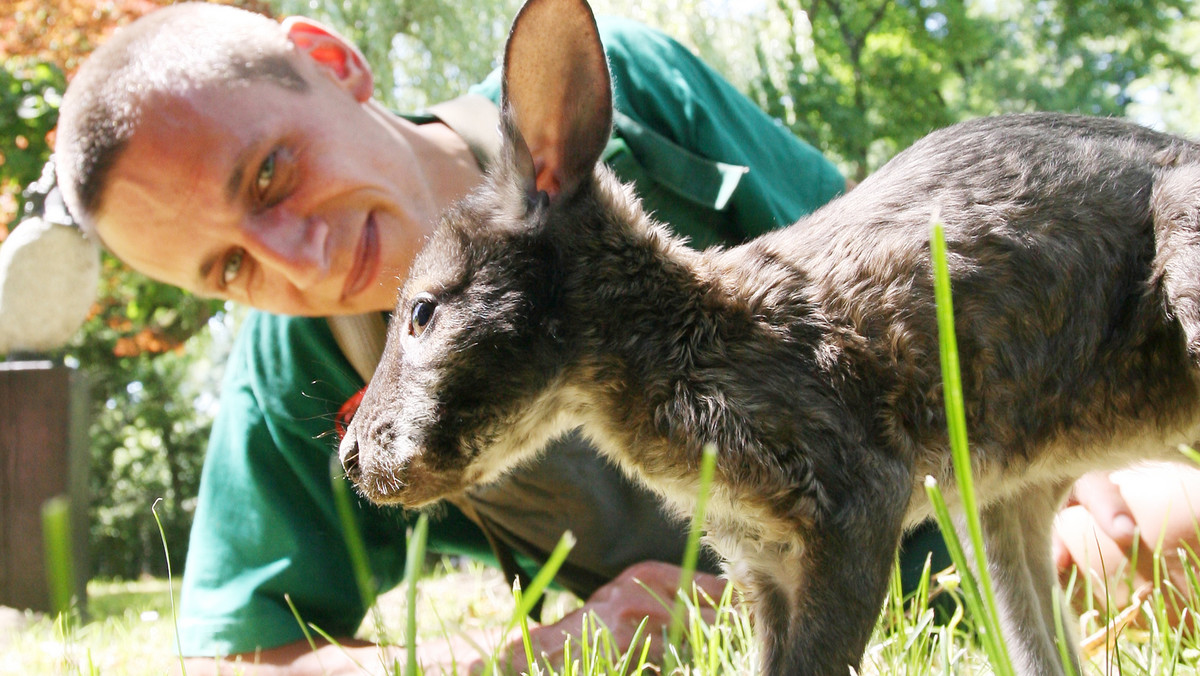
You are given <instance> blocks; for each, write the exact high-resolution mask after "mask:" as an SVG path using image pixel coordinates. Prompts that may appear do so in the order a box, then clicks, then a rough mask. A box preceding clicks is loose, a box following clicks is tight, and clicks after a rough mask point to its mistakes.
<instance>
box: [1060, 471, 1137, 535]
mask: <svg viewBox="0 0 1200 676" xmlns="http://www.w3.org/2000/svg"><path fill="white" fill-rule="evenodd" d="M1073 494H1074V499H1075V502H1076V503H1078V504H1079V505H1080V506H1082V507H1083V508H1084V509H1086V510H1087V511H1088V513H1089V514H1091V515H1092V518H1093V519H1094V520H1095V522H1096V525H1097V526H1099V527H1100V528H1101V529H1102V530H1104V532H1105V534H1107V535H1108V536H1109V537H1110V538H1112V540H1113V542H1116V543H1117V544H1118V545H1120V546H1121V547H1129V546H1132V544H1133V541H1134V538H1136V537H1137V523H1136V522H1135V521H1134V520H1133V512H1132V510H1130V508H1129V504H1128V503H1126V502H1125V497H1124V496H1123V495H1122V494H1121V488H1120V487H1119V486H1118V485H1117V484H1115V483H1113V481H1112V479H1111V478H1110V477H1109V475H1108V472H1091V473H1089V474H1085V475H1084V476H1083V477H1081V478H1080V479H1079V481H1077V482H1075V487H1074V489H1073Z"/></svg>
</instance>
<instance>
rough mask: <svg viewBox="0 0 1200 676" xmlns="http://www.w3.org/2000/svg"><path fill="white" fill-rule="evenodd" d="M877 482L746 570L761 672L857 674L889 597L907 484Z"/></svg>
mask: <svg viewBox="0 0 1200 676" xmlns="http://www.w3.org/2000/svg"><path fill="white" fill-rule="evenodd" d="M880 481H881V477H879V476H875V477H872V478H871V479H868V480H864V481H863V483H862V484H860V485H858V486H855V487H854V489H853V492H848V493H847V494H846V495H842V496H839V497H841V498H842V500H841V501H840V502H839V503H837V504H836V505H835V506H834V507H833V509H831V510H830V511H829V512H828V513H827V514H826V518H825V519H824V520H822V521H821V522H820V523H818V524H817V525H816V527H814V528H811V529H805V531H804V532H802V533H801V534H800V541H801V542H802V544H800V545H799V546H798V548H797V547H790V548H782V549H781V550H777V551H778V553H779V554H780V556H779V558H778V560H775V561H763V560H761V559H760V560H759V561H757V562H756V563H758V564H759V565H753V564H752V565H751V571H750V577H751V580H749V582H750V585H749V586H750V587H751V589H750V590H749V591H750V592H751V601H752V607H753V611H754V620H755V627H756V633H757V634H759V635H760V636H761V637H762V638H763V641H764V643H763V671H762V673H764V674H768V675H771V676H785V675H786V676H793V675H795V674H805V675H812V676H825V675H829V676H835V675H836V676H845V675H846V674H848V673H851V671H850V670H851V669H852V668H853V669H855V670H857V669H858V666H859V662H860V661H861V659H862V655H863V652H864V651H865V650H866V646H867V641H868V640H869V639H870V637H871V632H872V630H873V629H874V627H875V623H876V621H877V620H878V618H879V610H880V607H881V606H882V604H883V599H884V596H885V594H886V593H887V584H888V574H889V572H890V571H891V566H892V564H893V561H894V558H895V553H896V548H897V547H898V546H899V541H900V534H901V531H902V528H903V526H902V524H903V512H904V505H905V504H906V502H907V499H908V496H907V494H903V493H904V488H906V486H907V484H906V483H904V482H897V484H896V485H889V486H882V485H878V482H880ZM871 483H876V484H877V485H875V486H872V485H870V484H871ZM763 553H765V552H763Z"/></svg>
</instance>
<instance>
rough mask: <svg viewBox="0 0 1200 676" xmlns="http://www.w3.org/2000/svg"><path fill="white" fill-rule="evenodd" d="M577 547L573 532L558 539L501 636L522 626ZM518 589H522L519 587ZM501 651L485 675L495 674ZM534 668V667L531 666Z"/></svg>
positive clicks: (520, 594) (524, 592) (493, 655)
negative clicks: (522, 622) (572, 550)
mask: <svg viewBox="0 0 1200 676" xmlns="http://www.w3.org/2000/svg"><path fill="white" fill-rule="evenodd" d="M574 547H575V536H574V535H573V534H572V533H571V531H569V530H568V531H563V534H562V537H560V538H559V539H558V544H556V545H555V546H554V550H553V551H551V552H550V556H548V557H547V558H546V563H545V564H544V565H543V566H542V568H541V570H539V571H538V572H537V575H534V576H533V579H532V580H530V581H529V589H524V590H521V592H520V593H519V594H517V596H516V607H515V608H514V609H513V614H512V616H511V617H510V618H509V621H508V625H507V626H506V627H505V628H504V632H503V633H502V634H501V636H504V637H507V636H508V635H509V634H511V633H512V630H513V629H514V628H515V627H518V626H520V623H521V621H522V620H523V619H524V618H525V617H526V616H528V615H529V611H530V610H532V609H533V606H534V605H535V604H536V603H537V602H538V599H540V598H541V597H542V594H543V593H544V592H545V591H546V587H548V586H550V582H551V581H552V580H554V576H555V575H557V574H558V569H559V568H562V565H563V562H565V561H566V560H567V555H568V554H570V553H571V549H572V548H574ZM517 589H520V587H519V586H518V587H517ZM522 638H523V639H526V640H527V639H528V636H527V635H526V636H523V637H522ZM500 653H501V650H496V651H494V652H493V653H492V655H491V657H490V658H489V659H488V663H487V667H486V668H485V669H484V671H483V673H484V674H495V673H497V672H496V664H497V661H498V660H499V659H500ZM531 667H532V665H531Z"/></svg>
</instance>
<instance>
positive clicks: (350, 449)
mask: <svg viewBox="0 0 1200 676" xmlns="http://www.w3.org/2000/svg"><path fill="white" fill-rule="evenodd" d="M338 455H339V456H340V458H341V461H342V471H343V472H345V473H346V478H348V479H350V480H351V481H357V480H358V477H359V473H360V472H359V467H358V440H357V439H355V438H354V437H353V436H351V435H346V438H345V439H343V440H342V445H341V448H340V449H338Z"/></svg>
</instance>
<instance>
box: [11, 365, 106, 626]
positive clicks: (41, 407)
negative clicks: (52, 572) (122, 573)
mask: <svg viewBox="0 0 1200 676" xmlns="http://www.w3.org/2000/svg"><path fill="white" fill-rule="evenodd" d="M87 403H88V396H87V387H86V384H85V383H84V378H83V376H82V374H80V373H78V372H77V371H75V370H74V369H71V368H67V367H65V366H62V365H58V364H54V363H52V362H49V361H14V362H0V605H5V606H13V607H16V608H30V609H33V610H39V611H48V610H50V597H49V587H48V584H47V578H46V564H45V556H44V551H45V547H44V543H43V541H42V520H41V512H42V505H43V504H44V503H45V502H46V501H47V500H49V499H50V498H53V497H55V496H57V495H65V496H67V497H68V499H69V500H70V503H71V507H70V514H71V531H72V533H71V541H72V548H73V550H74V552H73V555H74V559H75V571H74V575H73V578H74V581H73V588H74V590H75V597H76V598H77V599H78V601H79V607H80V608H81V609H82V608H84V607H86V599H87V597H86V588H87V587H86V584H87V570H88V556H87V553H88V552H87V542H88V540H87V532H88V522H87V506H88V504H87V503H88V500H87V497H88V496H87V462H88V457H87V418H88V413H87V410H88V409H87Z"/></svg>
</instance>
